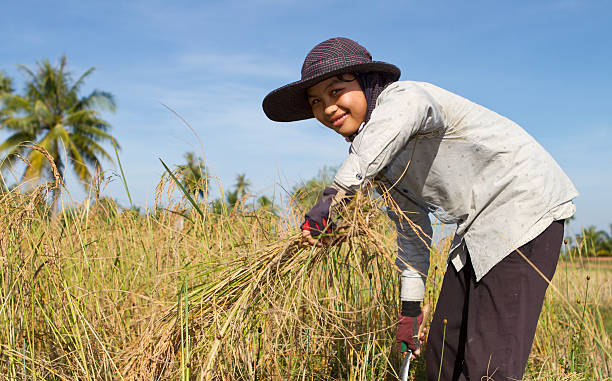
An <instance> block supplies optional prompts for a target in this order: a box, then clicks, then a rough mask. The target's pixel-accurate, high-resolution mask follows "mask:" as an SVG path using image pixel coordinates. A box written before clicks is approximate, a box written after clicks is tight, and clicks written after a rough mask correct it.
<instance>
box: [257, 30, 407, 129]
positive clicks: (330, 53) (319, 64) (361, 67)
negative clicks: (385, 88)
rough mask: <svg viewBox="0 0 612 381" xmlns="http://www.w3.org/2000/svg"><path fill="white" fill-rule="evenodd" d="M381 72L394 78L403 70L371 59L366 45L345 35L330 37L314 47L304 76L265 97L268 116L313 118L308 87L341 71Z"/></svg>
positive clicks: (281, 118)
mask: <svg viewBox="0 0 612 381" xmlns="http://www.w3.org/2000/svg"><path fill="white" fill-rule="evenodd" d="M367 72H380V73H383V74H386V75H388V77H389V79H390V80H391V81H397V80H398V79H399V77H400V69H399V68H398V67H397V66H395V65H392V64H390V63H386V62H382V61H372V55H371V54H370V52H368V51H367V50H366V48H364V47H363V46H361V45H359V44H358V43H356V42H355V41H353V40H350V39H348V38H343V37H336V38H331V39H329V40H326V41H323V42H321V43H320V44H318V45H317V46H315V47H314V48H313V49H312V50H311V51H310V52H309V53H308V55H307V56H306V58H305V59H304V64H303V65H302V79H300V80H299V81H296V82H293V83H290V84H288V85H285V86H283V87H280V88H278V89H276V90H274V91H272V92H270V93H269V94H268V95H266V97H265V98H264V100H263V104H262V106H263V110H264V112H265V113H266V116H267V117H268V118H270V119H272V120H274V121H277V122H293V121H296V120H303V119H309V118H314V115H313V114H312V109H311V108H310V105H309V104H308V99H307V97H306V90H307V89H308V88H309V87H311V86H314V85H315V84H317V83H319V82H321V81H323V80H325V79H328V78H331V77H333V76H336V75H339V74H342V73H355V74H359V73H367Z"/></svg>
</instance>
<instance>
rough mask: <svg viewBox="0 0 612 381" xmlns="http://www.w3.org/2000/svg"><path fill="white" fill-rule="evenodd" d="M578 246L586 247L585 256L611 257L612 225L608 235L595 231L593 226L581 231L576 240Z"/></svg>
mask: <svg viewBox="0 0 612 381" xmlns="http://www.w3.org/2000/svg"><path fill="white" fill-rule="evenodd" d="M576 241H577V243H578V244H579V245H586V249H587V255H593V256H596V257H603V256H610V255H612V224H611V225H610V234H608V233H607V232H606V231H604V230H597V228H596V227H595V226H588V227H586V228H584V229H583V230H582V235H580V236H578V237H577V239H576Z"/></svg>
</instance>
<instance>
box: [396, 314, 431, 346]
mask: <svg viewBox="0 0 612 381" xmlns="http://www.w3.org/2000/svg"><path fill="white" fill-rule="evenodd" d="M428 316H429V306H428V305H426V306H424V307H423V309H422V310H421V313H420V314H419V316H414V317H411V316H403V315H401V314H400V315H399V317H398V319H399V321H398V324H397V334H396V341H397V345H398V349H399V350H400V351H401V350H402V343H405V344H406V346H407V347H408V349H410V350H411V351H412V358H416V356H418V355H420V354H421V346H422V345H423V342H424V341H425V335H426V334H427V328H425V324H426V323H427V318H428Z"/></svg>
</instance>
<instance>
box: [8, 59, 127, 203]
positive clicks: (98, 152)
mask: <svg viewBox="0 0 612 381" xmlns="http://www.w3.org/2000/svg"><path fill="white" fill-rule="evenodd" d="M19 68H20V69H21V70H23V71H24V72H25V74H26V76H27V77H28V78H27V82H26V86H25V91H24V94H23V95H16V94H6V93H5V95H4V96H2V100H3V104H2V109H1V110H0V115H1V116H2V117H1V119H0V128H1V129H5V130H7V131H9V132H10V134H11V135H10V136H9V137H8V138H7V139H6V140H5V141H4V142H3V143H2V144H0V153H6V155H5V157H4V159H5V160H3V161H2V163H3V167H2V169H5V168H7V167H11V166H13V165H14V163H15V159H16V158H17V157H18V155H19V156H22V157H25V158H27V161H28V165H27V166H26V168H25V170H24V172H23V176H22V179H21V181H22V182H23V181H35V182H38V181H39V180H40V179H41V178H42V177H44V176H45V175H46V176H49V175H52V173H51V169H52V166H51V164H50V163H49V162H48V161H47V160H45V158H44V156H43V153H42V152H40V151H38V150H35V149H32V148H31V146H29V145H27V144H26V143H33V144H36V145H38V146H40V147H42V148H44V149H45V150H46V151H47V152H49V154H50V156H51V158H52V159H53V161H54V162H55V165H56V167H57V169H58V172H59V176H60V178H61V179H62V180H63V178H64V172H65V168H66V164H68V165H69V166H71V167H72V168H73V170H74V171H75V173H76V174H77V176H78V178H79V179H80V180H81V181H82V182H83V185H84V186H85V187H86V186H87V183H88V181H89V180H90V179H91V177H92V173H91V170H90V167H92V168H93V169H94V170H95V171H98V170H100V169H101V163H100V160H101V159H102V158H104V159H107V160H109V161H111V162H112V159H111V157H110V155H109V154H108V153H107V152H106V151H105V150H104V148H102V146H101V143H106V142H112V143H114V144H116V145H117V147H118V148H119V146H118V144H117V142H116V140H115V138H113V137H112V136H111V135H110V134H109V133H108V130H109V129H110V127H111V126H110V124H109V123H108V122H106V121H105V120H103V119H101V117H100V113H99V111H98V110H102V109H107V110H110V111H114V110H115V101H114V99H113V96H112V95H111V94H110V93H107V92H104V91H99V90H94V91H93V92H92V93H91V94H89V95H87V96H81V95H80V94H79V92H80V91H81V88H82V87H83V84H84V82H85V79H86V78H87V77H88V76H89V75H90V74H91V73H92V72H93V71H94V68H93V67H92V68H90V69H88V70H87V71H85V73H83V74H82V75H81V76H80V77H79V78H78V79H77V80H76V81H74V80H73V78H72V75H71V73H70V72H68V71H67V70H66V57H65V56H62V57H61V58H60V61H59V65H58V66H56V67H54V66H52V65H51V63H49V61H48V60H44V61H42V62H40V63H38V65H37V68H36V71H33V70H31V69H30V68H28V67H27V66H24V65H20V66H19ZM62 146H63V149H65V152H66V155H65V157H66V161H67V163H65V162H64V159H63V158H64V156H63V155H61V153H62V152H63V149H62ZM58 192H59V190H58ZM57 196H59V194H56V197H57Z"/></svg>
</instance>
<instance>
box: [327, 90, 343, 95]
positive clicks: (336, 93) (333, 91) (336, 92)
mask: <svg viewBox="0 0 612 381" xmlns="http://www.w3.org/2000/svg"><path fill="white" fill-rule="evenodd" d="M341 91H342V88H338V89H332V91H331V92H330V93H331V95H338V94H339V93H340V92H341Z"/></svg>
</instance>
